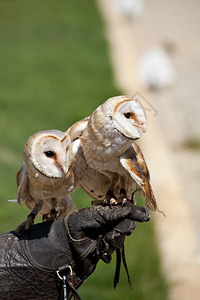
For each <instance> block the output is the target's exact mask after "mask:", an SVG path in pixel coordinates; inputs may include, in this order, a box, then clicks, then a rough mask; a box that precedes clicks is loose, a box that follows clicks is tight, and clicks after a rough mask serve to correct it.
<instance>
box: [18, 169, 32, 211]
mask: <svg viewBox="0 0 200 300" xmlns="http://www.w3.org/2000/svg"><path fill="white" fill-rule="evenodd" d="M27 198H29V192H28V173H27V170H26V166H25V164H23V165H22V167H21V169H20V170H19V171H18V172H17V202H18V204H20V205H21V202H22V201H24V200H25V199H27Z"/></svg>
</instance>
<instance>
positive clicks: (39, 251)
mask: <svg viewBox="0 0 200 300" xmlns="http://www.w3.org/2000/svg"><path fill="white" fill-rule="evenodd" d="M148 220H149V215H148V212H147V210H146V209H145V208H142V207H138V206H135V205H133V204H132V203H127V204H126V205H125V206H124V207H121V206H114V207H112V208H110V207H108V206H105V207H103V206H94V207H88V208H84V209H80V210H78V211H76V212H73V213H71V214H69V215H68V216H67V217H65V218H58V219H55V220H54V221H48V222H44V223H40V224H36V225H34V226H32V227H31V229H30V231H28V232H22V234H21V235H20V236H17V235H16V234H15V233H14V232H10V233H6V234H2V235H1V236H0V243H1V250H0V298H1V299H9V300H25V299H26V300H28V299H32V300H33V299H38V300H39V299H40V300H43V299H44V300H51V299H64V298H63V297H66V298H65V299H71V297H72V295H73V296H74V299H80V298H79V296H78V294H77V291H76V290H77V288H78V287H79V286H80V285H81V284H82V283H83V282H84V281H85V279H86V278H87V277H88V276H89V275H90V274H91V273H92V272H93V271H94V270H95V268H96V264H97V262H98V260H99V259H102V260H103V261H104V262H106V263H109V262H110V260H111V254H112V253H113V252H114V251H115V250H117V251H118V250H119V249H121V248H123V244H124V239H125V236H127V235H130V234H131V233H132V231H133V230H134V228H135V224H134V223H133V221H139V222H144V221H148ZM118 253H119V252H118ZM63 295H65V296H63Z"/></svg>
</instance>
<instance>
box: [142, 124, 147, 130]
mask: <svg viewBox="0 0 200 300" xmlns="http://www.w3.org/2000/svg"><path fill="white" fill-rule="evenodd" d="M140 128H141V130H142V132H146V130H147V127H146V125H145V124H143V125H140Z"/></svg>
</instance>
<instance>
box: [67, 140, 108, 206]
mask: <svg viewBox="0 0 200 300" xmlns="http://www.w3.org/2000/svg"><path fill="white" fill-rule="evenodd" d="M71 149H72V153H73V155H74V156H75V157H76V163H75V165H74V168H73V171H74V175H75V177H76V179H77V180H78V181H79V185H80V186H81V188H82V189H83V190H84V191H85V192H86V193H87V194H88V195H89V196H91V197H92V198H93V199H96V200H102V201H103V200H104V197H105V196H106V193H107V191H108V189H109V187H110V185H111V179H110V178H109V177H107V176H106V175H104V174H102V173H100V172H98V171H96V170H95V169H92V168H90V167H89V166H88V164H87V162H86V159H85V156H84V154H83V150H82V147H81V142H80V140H79V139H77V140H75V141H74V142H73V143H72V148H71Z"/></svg>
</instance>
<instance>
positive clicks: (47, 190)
mask: <svg viewBox="0 0 200 300" xmlns="http://www.w3.org/2000/svg"><path fill="white" fill-rule="evenodd" d="M70 145H71V140H70V137H69V135H67V134H66V133H64V132H61V131H59V130H45V131H40V132H37V133H36V134H34V135H32V136H31V137H30V138H29V139H28V140H27V142H26V143H25V146H24V152H23V157H24V163H23V165H22V168H21V169H20V171H19V172H18V173H17V185H18V191H17V202H18V203H19V204H21V201H24V202H25V204H26V206H27V207H28V208H29V209H30V210H31V213H30V215H29V216H28V218H27V220H26V221H25V222H23V223H22V224H20V225H19V226H18V227H17V229H16V231H19V230H20V229H21V228H23V227H25V229H29V227H30V225H32V223H33V220H34V218H35V216H36V215H37V214H39V215H42V216H43V217H44V218H45V219H48V218H53V217H56V216H59V215H61V214H67V213H68V212H70V211H72V210H74V208H75V207H74V204H73V203H72V200H71V198H70V196H69V194H70V193H71V192H72V191H73V190H74V189H75V186H76V180H75V178H74V174H73V172H72V167H73V164H74V162H75V160H74V157H73V154H72V152H71V150H70Z"/></svg>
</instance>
